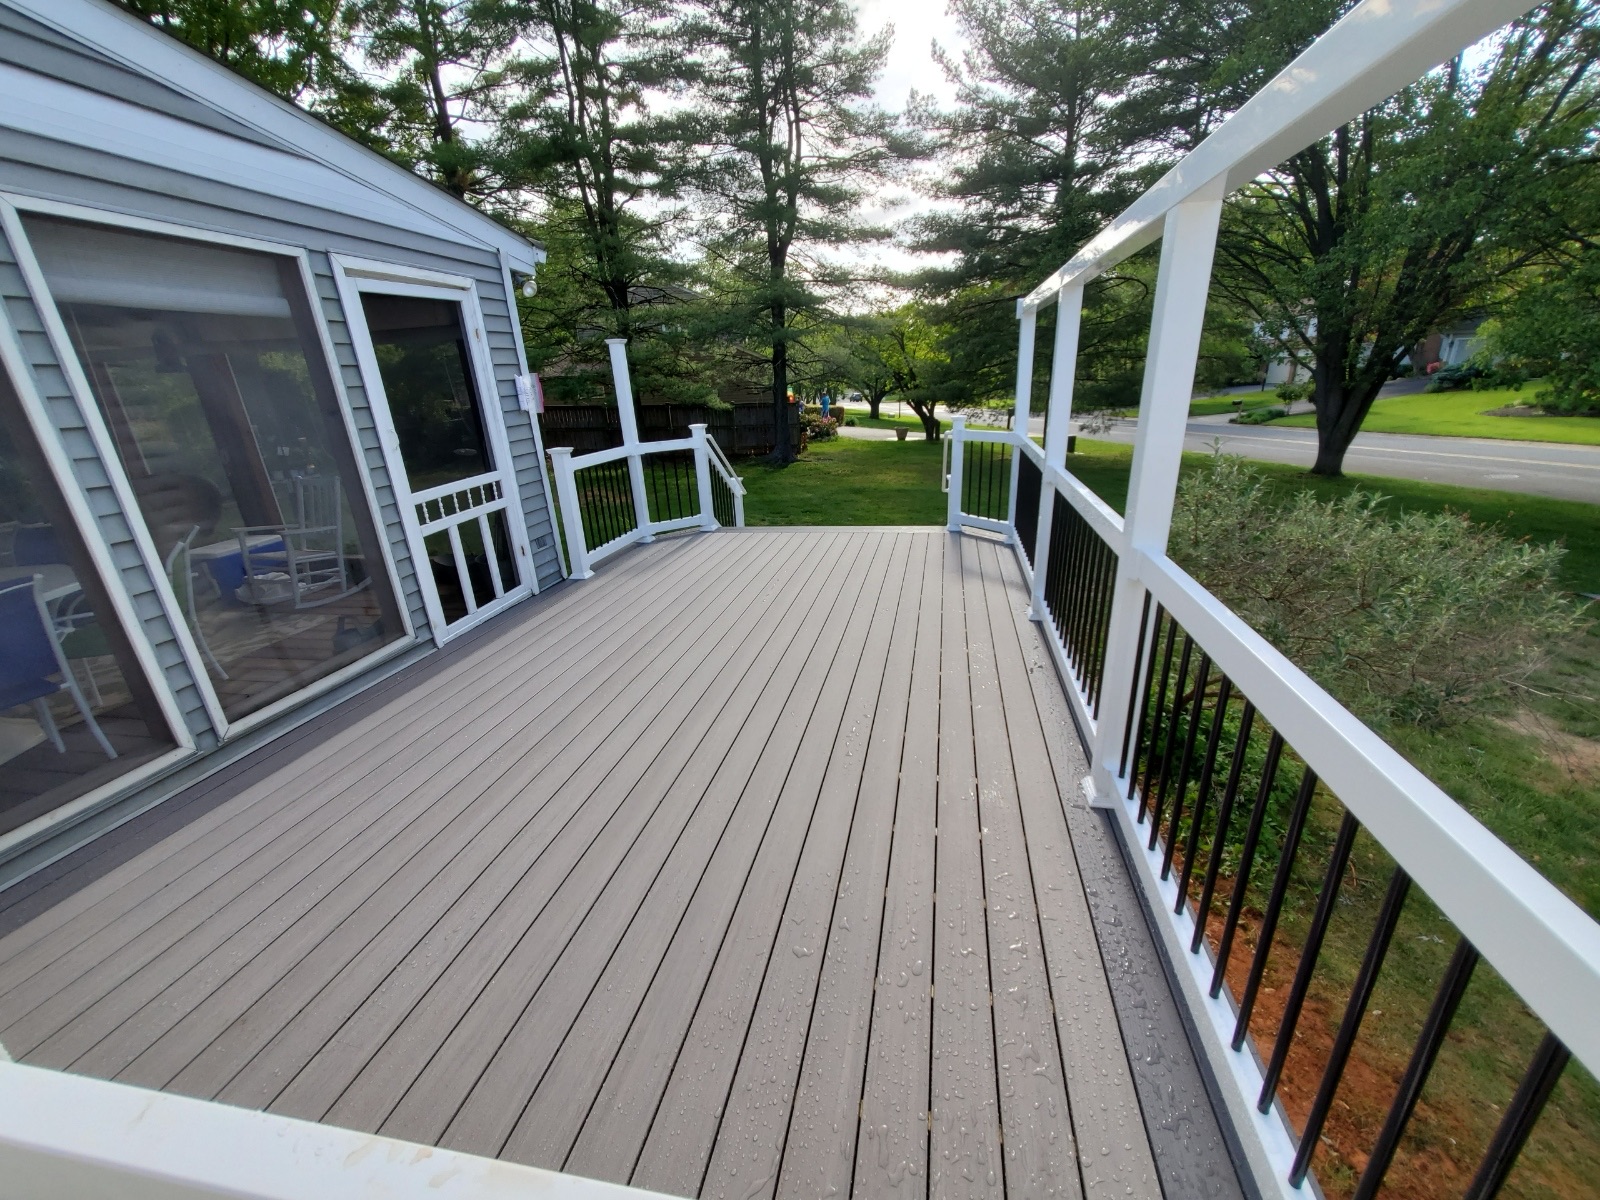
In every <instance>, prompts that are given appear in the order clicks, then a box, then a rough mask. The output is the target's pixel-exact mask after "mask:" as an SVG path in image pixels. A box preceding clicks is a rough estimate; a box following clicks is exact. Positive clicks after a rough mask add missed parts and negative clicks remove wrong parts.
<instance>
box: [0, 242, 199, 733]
mask: <svg viewBox="0 0 1600 1200" xmlns="http://www.w3.org/2000/svg"><path fill="white" fill-rule="evenodd" d="M0 302H3V303H4V307H5V315H6V319H7V320H8V322H9V323H10V325H11V327H12V328H13V329H15V330H16V332H17V336H18V338H19V340H20V341H21V343H22V352H23V354H24V356H25V357H26V358H27V360H28V367H29V371H30V373H31V374H32V377H33V378H32V383H33V386H34V387H35V388H36V389H37V391H38V393H39V395H40V396H41V397H42V398H43V400H44V405H45V410H46V412H47V413H48V415H49V419H50V422H51V424H52V425H53V426H54V427H55V430H56V433H57V436H58V437H59V439H60V443H61V445H62V447H63V448H64V449H65V451H66V453H67V457H68V459H69V460H70V461H71V464H72V474H73V478H74V479H75V480H76V482H77V485H78V487H79V488H80V489H82V492H83V494H84V496H85V497H86V498H87V499H88V502H89V508H90V510H91V511H92V512H93V513H94V516H95V520H96V522H97V523H98V534H99V536H100V538H101V540H102V541H103V542H104V543H105V544H106V545H107V546H108V547H109V548H110V551H111V561H112V562H113V563H114V564H115V565H116V569H117V573H118V574H119V575H120V577H121V578H120V583H121V586H122V588H123V589H124V590H125V591H126V592H127V593H128V596H129V597H130V599H131V600H132V602H133V611H134V613H135V614H136V615H137V618H138V621H139V624H140V626H141V632H142V634H143V637H144V639H145V640H146V641H147V642H149V644H150V645H151V646H153V647H154V648H155V655H156V662H157V663H158V664H159V665H160V668H161V671H162V673H163V674H164V675H165V677H166V683H167V686H168V687H169V688H171V690H172V692H173V694H174V695H175V696H176V697H177V700H178V707H179V709H180V710H181V711H182V713H183V719H184V722H185V724H186V725H187V726H188V728H189V732H190V733H191V734H193V735H195V740H196V742H197V743H198V744H199V745H200V746H201V747H202V748H205V747H206V746H208V745H213V744H215V737H214V735H213V733H212V731H211V719H210V717H209V715H208V714H207V712H206V709H205V704H204V702H203V701H202V700H201V697H200V690H199V688H198V687H197V686H196V685H195V680H194V676H193V675H192V674H191V672H190V670H189V666H188V663H187V661H186V660H185V658H184V656H183V651H182V650H181V648H180V647H179V644H178V639H177V635H176V633H175V632H174V629H173V626H172V623H171V621H170V620H169V619H168V617H167V613H166V610H165V609H164V608H163V606H162V604H161V601H160V599H159V596H158V594H157V592H156V582H155V579H154V577H153V575H152V574H151V570H150V568H149V566H148V565H147V564H146V563H145V560H144V557H143V555H141V554H140V552H139V547H138V543H137V542H135V541H134V536H133V529H132V527H131V525H130V524H129V517H128V514H127V512H125V511H124V509H123V507H122V505H121V503H120V501H119V500H118V498H117V494H116V492H115V490H114V489H113V488H112V486H111V478H110V475H109V474H108V473H107V470H106V462H105V460H104V458H102V457H101V455H100V453H99V451H98V450H97V449H96V446H95V442H94V439H93V437H91V435H90V433H89V428H88V423H87V421H86V420H85V416H84V412H83V410H82V409H81V408H80V407H79V404H78V401H77V398H76V397H75V396H74V395H73V392H72V388H71V387H70V386H69V384H68V383H67V376H66V373H65V372H64V371H63V370H62V368H61V363H60V361H59V359H58V358H57V355H56V350H55V346H54V345H53V344H52V342H51V340H50V338H49V336H48V335H47V334H46V333H45V327H44V322H43V321H42V320H41V319H40V316H39V310H38V308H37V307H36V306H35V304H34V302H33V298H32V296H31V295H30V293H29V291H28V288H27V284H26V282H25V281H24V279H23V277H22V272H21V271H20V270H19V269H18V267H17V261H16V257H15V255H14V253H13V251H12V248H11V245H10V243H9V241H8V240H7V239H6V237H5V234H4V232H3V231H0ZM130 632H133V631H130Z"/></svg>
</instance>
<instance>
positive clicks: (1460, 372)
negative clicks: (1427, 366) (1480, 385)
mask: <svg viewBox="0 0 1600 1200" xmlns="http://www.w3.org/2000/svg"><path fill="white" fill-rule="evenodd" d="M1488 374H1489V373H1488V372H1487V371H1486V370H1484V368H1483V367H1482V366H1480V365H1479V364H1477V363H1474V362H1464V363H1457V364H1456V365H1455V366H1453V367H1440V368H1439V369H1438V370H1437V371H1435V372H1434V373H1433V376H1432V378H1430V379H1429V380H1428V387H1427V389H1426V390H1428V391H1430V392H1460V391H1465V390H1466V389H1467V388H1470V387H1472V386H1473V384H1474V383H1476V382H1477V381H1478V380H1480V379H1485V378H1487V376H1488Z"/></svg>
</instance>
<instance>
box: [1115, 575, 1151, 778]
mask: <svg viewBox="0 0 1600 1200" xmlns="http://www.w3.org/2000/svg"><path fill="white" fill-rule="evenodd" d="M1150 602H1151V596H1150V593H1149V592H1146V593H1145V594H1144V604H1143V606H1142V607H1141V608H1140V609H1139V640H1138V641H1136V642H1135V643H1134V646H1133V691H1132V692H1131V694H1130V695H1129V696H1128V719H1127V720H1126V721H1124V722H1123V723H1122V757H1121V758H1119V759H1118V760H1117V770H1118V771H1120V772H1122V773H1123V774H1127V771H1128V752H1129V751H1131V750H1132V749H1133V719H1134V714H1135V713H1136V712H1137V711H1138V707H1139V706H1138V704H1137V703H1136V701H1137V699H1138V696H1139V691H1138V688H1139V673H1140V671H1139V669H1140V668H1141V667H1143V666H1144V643H1145V638H1146V637H1147V636H1149V633H1150ZM1152 657H1153V656H1152ZM1151 665H1152V667H1153V666H1154V664H1151Z"/></svg>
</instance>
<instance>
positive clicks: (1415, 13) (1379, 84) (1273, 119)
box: [1023, 0, 1532, 310]
mask: <svg viewBox="0 0 1600 1200" xmlns="http://www.w3.org/2000/svg"><path fill="white" fill-rule="evenodd" d="M1531 7H1532V5H1530V4H1529V3H1528V2H1527V0H1406V2H1405V3H1395V2H1394V0H1363V3H1361V4H1358V5H1356V6H1355V8H1353V9H1351V10H1350V11H1349V12H1348V13H1347V14H1345V16H1344V18H1343V19H1342V20H1340V21H1339V22H1338V23H1337V24H1336V25H1334V26H1333V27H1332V28H1331V29H1329V30H1328V31H1327V32H1326V33H1325V34H1323V35H1322V36H1321V37H1320V38H1318V39H1317V40H1316V42H1314V43H1313V44H1312V45H1311V46H1310V47H1309V48H1308V49H1307V50H1306V51H1305V53H1304V54H1302V55H1300V57H1299V58H1297V59H1295V60H1294V61H1293V62H1292V63H1290V64H1289V65H1288V66H1287V67H1285V68H1284V69H1283V70H1282V71H1281V72H1280V73H1279V74H1278V75H1277V77H1276V78H1274V79H1273V80H1272V81H1271V82H1270V83H1268V84H1267V85H1266V87H1264V88H1262V89H1261V91H1259V92H1257V93H1256V94H1255V95H1254V96H1252V97H1251V98H1250V100H1249V101H1248V102H1246V103H1245V104H1244V106H1243V107H1241V108H1240V109H1239V111H1238V112H1236V113H1234V114H1233V115H1232V116H1231V117H1229V118H1228V119H1227V120H1225V121H1224V122H1223V123H1222V124H1221V125H1219V126H1218V127H1217V128H1216V130H1215V131H1214V132H1213V133H1212V134H1211V136H1209V137H1208V138H1206V140H1205V141H1204V142H1202V143H1201V144H1200V145H1199V146H1197V147H1196V148H1195V149H1194V150H1192V151H1190V152H1189V153H1188V154H1187V155H1185V156H1184V157H1183V158H1182V159H1180V160H1179V161H1178V163H1177V165H1176V166H1174V167H1173V168H1172V169H1171V170H1170V171H1168V172H1167V173H1166V174H1165V175H1164V176H1162V177H1161V179H1160V180H1158V181H1157V182H1156V184H1155V185H1154V186H1153V187H1151V188H1150V190H1149V191H1147V192H1145V193H1144V194H1143V195H1142V196H1140V197H1139V198H1138V199H1137V200H1135V201H1134V202H1133V203H1132V204H1130V205H1129V206H1128V207H1127V208H1126V209H1125V210H1124V211H1123V212H1122V214H1121V215H1120V216H1118V217H1117V218H1116V219H1115V220H1113V221H1112V222H1111V223H1110V224H1109V225H1107V226H1106V227H1105V228H1104V229H1102V230H1101V231H1100V232H1099V233H1098V234H1096V235H1095V236H1094V237H1093V238H1092V239H1090V241H1089V242H1088V243H1087V244H1085V245H1084V247H1083V248H1082V249H1081V250H1079V251H1078V253H1077V254H1075V255H1073V257H1072V259H1071V260H1070V261H1069V262H1068V263H1067V264H1066V265H1065V266H1063V267H1062V268H1061V269H1060V270H1058V271H1056V272H1055V274H1053V275H1051V276H1050V277H1049V278H1048V279H1046V280H1045V281H1044V282H1043V283H1041V284H1040V285H1039V286H1038V287H1036V288H1034V290H1033V291H1032V292H1030V293H1029V294H1028V296H1027V298H1026V300H1024V301H1023V304H1024V307H1025V308H1026V309H1028V310H1037V309H1039V308H1041V307H1043V306H1044V305H1046V304H1049V303H1050V302H1051V301H1053V300H1054V299H1055V298H1056V296H1057V295H1058V294H1059V293H1060V292H1061V291H1062V289H1064V288H1067V287H1071V286H1074V285H1081V284H1083V283H1086V282H1088V281H1089V280H1090V279H1093V278H1094V277H1095V276H1096V275H1099V274H1100V273H1101V272H1103V271H1105V270H1107V269H1109V268H1110V267H1113V266H1115V265H1116V264H1117V263H1119V262H1121V261H1122V260H1123V259H1125V258H1127V257H1128V256H1129V255H1130V254H1132V253H1134V252H1135V251H1137V250H1139V249H1141V248H1143V247H1144V246H1146V245H1148V244H1149V243H1150V242H1152V241H1154V240H1155V239H1156V238H1157V237H1158V236H1160V234H1161V227H1162V220H1163V218H1164V217H1165V216H1166V214H1167V213H1168V212H1169V211H1171V210H1172V209H1173V208H1175V207H1177V206H1178V205H1179V204H1182V203H1183V202H1184V201H1186V200H1194V199H1201V198H1218V197H1220V196H1222V195H1226V194H1227V193H1228V192H1231V191H1232V190H1233V189H1235V188H1237V187H1241V186H1243V185H1244V184H1246V183H1248V182H1250V180H1252V179H1254V178H1256V177H1257V176H1259V175H1260V174H1261V173H1262V172H1264V171H1269V170H1271V169H1272V168H1273V167H1275V166H1276V165H1277V164H1278V163H1280V162H1282V161H1283V160H1284V159H1286V158H1288V157H1290V156H1291V155H1293V154H1296V153H1298V152H1299V151H1300V150H1301V149H1303V148H1304V147H1306V146H1308V145H1310V144H1311V143H1312V142H1313V141H1315V140H1316V139H1317V138H1320V137H1322V136H1323V135H1324V134H1325V133H1327V132H1328V130H1330V129H1336V128H1338V127H1339V126H1340V125H1343V124H1345V123H1346V122H1347V121H1351V120H1354V119H1355V118H1356V117H1358V116H1360V115H1361V114H1362V113H1363V112H1365V111H1366V110H1367V109H1369V108H1371V107H1372V106H1373V105H1375V104H1377V103H1379V102H1380V101H1382V100H1383V99H1384V98H1385V97H1388V96H1391V95H1393V94H1394V93H1395V92H1397V91H1399V90H1400V89H1401V88H1403V87H1405V86H1407V85H1408V84H1411V83H1413V82H1415V81H1416V80H1417V79H1418V78H1419V77H1420V76H1422V75H1424V74H1426V73H1427V72H1428V71H1430V70H1432V69H1433V68H1434V67H1436V66H1438V65H1439V64H1440V63H1442V62H1444V61H1446V60H1447V59H1449V58H1450V57H1451V56H1453V55H1454V54H1455V53H1456V52H1457V51H1458V50H1459V49H1460V48H1461V47H1463V46H1468V45H1471V44H1472V43H1473V42H1476V41H1478V40H1479V39H1480V38H1483V37H1486V36H1488V35H1489V34H1490V33H1493V32H1494V31H1495V30H1496V29H1498V28H1499V27H1500V26H1502V25H1504V24H1505V23H1506V22H1508V21H1512V20H1515V19H1516V18H1517V17H1519V16H1521V15H1522V14H1523V13H1524V12H1526V11H1527V10H1528V9H1529V8H1531Z"/></svg>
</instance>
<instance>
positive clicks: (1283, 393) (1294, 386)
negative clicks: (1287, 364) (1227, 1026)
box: [1277, 380, 1311, 405]
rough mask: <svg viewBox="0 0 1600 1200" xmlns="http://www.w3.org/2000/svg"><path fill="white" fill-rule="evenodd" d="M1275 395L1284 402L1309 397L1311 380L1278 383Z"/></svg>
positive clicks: (1289, 402) (1290, 402) (1291, 402)
mask: <svg viewBox="0 0 1600 1200" xmlns="http://www.w3.org/2000/svg"><path fill="white" fill-rule="evenodd" d="M1277 396H1278V399H1279V400H1282V401H1283V402H1284V404H1286V405H1287V404H1293V403H1294V402H1295V401H1297V400H1309V399H1310V398H1311V381H1310V380H1306V381H1305V382H1304V383H1280V384H1279V385H1278V387H1277Z"/></svg>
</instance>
